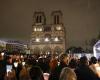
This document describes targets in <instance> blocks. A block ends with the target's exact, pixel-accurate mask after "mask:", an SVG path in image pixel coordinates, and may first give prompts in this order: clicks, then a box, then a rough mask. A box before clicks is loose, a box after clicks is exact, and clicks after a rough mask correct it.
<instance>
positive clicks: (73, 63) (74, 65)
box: [68, 59, 77, 68]
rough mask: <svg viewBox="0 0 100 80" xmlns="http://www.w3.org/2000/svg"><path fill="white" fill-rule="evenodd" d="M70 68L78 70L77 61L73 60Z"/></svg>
mask: <svg viewBox="0 0 100 80" xmlns="http://www.w3.org/2000/svg"><path fill="white" fill-rule="evenodd" d="M68 66H69V67H70V68H76V67H77V61H76V60H75V59H71V60H70V62H69V65H68Z"/></svg>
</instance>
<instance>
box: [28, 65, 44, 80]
mask: <svg viewBox="0 0 100 80" xmlns="http://www.w3.org/2000/svg"><path fill="white" fill-rule="evenodd" d="M29 74H30V77H31V79H32V80H44V77H43V73H42V70H41V68H40V67H39V66H33V67H32V68H31V69H30V71H29Z"/></svg>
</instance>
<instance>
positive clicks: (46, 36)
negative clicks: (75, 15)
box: [30, 11, 66, 54]
mask: <svg viewBox="0 0 100 80" xmlns="http://www.w3.org/2000/svg"><path fill="white" fill-rule="evenodd" d="M62 16H63V14H62V12H61V11H53V12H52V13H51V20H50V21H51V23H50V24H46V16H45V13H44V12H34V15H33V25H32V34H31V40H30V50H31V53H32V54H61V53H64V52H65V45H66V43H65V41H66V40H65V39H66V38H65V27H64V25H63V22H62Z"/></svg>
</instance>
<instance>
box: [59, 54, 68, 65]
mask: <svg viewBox="0 0 100 80" xmlns="http://www.w3.org/2000/svg"><path fill="white" fill-rule="evenodd" d="M68 60H69V57H68V55H67V54H61V55H60V62H63V63H65V64H67V63H68Z"/></svg>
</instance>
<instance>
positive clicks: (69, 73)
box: [59, 67, 77, 80]
mask: <svg viewBox="0 0 100 80" xmlns="http://www.w3.org/2000/svg"><path fill="white" fill-rule="evenodd" d="M59 80H77V77H76V74H75V72H74V71H73V70H72V69H70V68H68V67H65V68H63V69H62V71H61V74H60V79H59Z"/></svg>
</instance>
